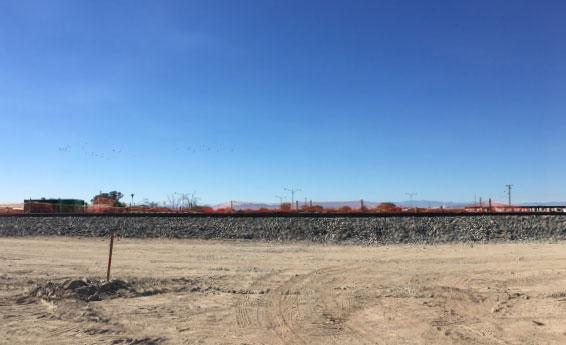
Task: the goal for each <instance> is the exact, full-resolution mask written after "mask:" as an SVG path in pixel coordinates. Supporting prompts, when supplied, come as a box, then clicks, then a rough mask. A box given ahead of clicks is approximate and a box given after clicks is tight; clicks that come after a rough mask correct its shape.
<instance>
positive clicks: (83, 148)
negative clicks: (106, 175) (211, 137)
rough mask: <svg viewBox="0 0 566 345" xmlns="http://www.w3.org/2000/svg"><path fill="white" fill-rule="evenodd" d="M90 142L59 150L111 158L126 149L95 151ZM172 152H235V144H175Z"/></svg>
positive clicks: (93, 156)
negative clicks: (90, 146) (90, 147)
mask: <svg viewBox="0 0 566 345" xmlns="http://www.w3.org/2000/svg"><path fill="white" fill-rule="evenodd" d="M88 146H89V145H88V143H83V144H80V145H77V146H72V145H70V144H66V145H63V146H59V147H58V148H57V151H59V152H61V153H71V152H76V153H80V154H82V155H84V156H86V157H88V158H93V159H106V160H110V159H111V158H115V157H117V156H119V155H121V154H122V153H123V152H124V151H123V150H122V149H121V148H112V149H110V150H108V151H106V152H101V151H93V150H91V149H89V148H88ZM170 151H172V152H176V153H177V152H179V153H180V152H184V153H188V154H201V153H224V152H227V153H233V152H234V151H235V148H234V146H226V145H222V144H221V145H206V144H200V145H189V146H175V147H173V148H172V149H170ZM131 156H132V157H135V156H136V155H135V154H131Z"/></svg>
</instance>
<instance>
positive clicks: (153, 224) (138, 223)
mask: <svg viewBox="0 0 566 345" xmlns="http://www.w3.org/2000/svg"><path fill="white" fill-rule="evenodd" d="M111 232H114V233H116V234H117V235H118V236H121V237H130V238H192V239H246V240H265V241H313V242H330V243H340V242H344V243H357V244H391V243H446V242H477V241H483V242H485V241H515V240H563V239H566V215H481V216H480V215H474V216H430V217H428V216H418V217H258V218H253V217H158V216H143V217H121V216H110V217H109V216H94V217H92V216H91V217H82V216H59V217H42V216H34V217H26V216H19V217H0V236H46V235H59V236H88V237H100V236H106V235H108V234H109V233H111Z"/></svg>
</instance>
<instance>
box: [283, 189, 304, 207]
mask: <svg viewBox="0 0 566 345" xmlns="http://www.w3.org/2000/svg"><path fill="white" fill-rule="evenodd" d="M283 189H284V190H286V191H287V192H291V205H293V204H294V203H295V193H297V192H301V190H300V189H298V188H297V189H295V188H283ZM296 209H297V210H298V209H299V203H298V202H297V204H296Z"/></svg>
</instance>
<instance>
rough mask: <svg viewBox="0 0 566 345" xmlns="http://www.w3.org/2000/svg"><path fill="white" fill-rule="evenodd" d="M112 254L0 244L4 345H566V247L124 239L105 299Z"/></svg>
mask: <svg viewBox="0 0 566 345" xmlns="http://www.w3.org/2000/svg"><path fill="white" fill-rule="evenodd" d="M107 252H108V240H103V239H92V238H89V239H77V238H56V237H48V238H0V343H1V344H239V345H243V344H250V345H251V344H380V345H381V344H566V243H565V242H560V243H554V244H540V243H528V244H525V243H507V244H485V245H475V246H471V245H465V244H458V245H438V246H382V247H359V246H331V245H309V244H274V243H260V242H226V241H225V242H218V241H193V240H131V239H127V240H126V239H120V240H118V241H117V242H116V246H115V248H114V257H113V270H112V276H113V277H114V278H116V279H120V281H118V282H119V283H120V284H122V285H120V284H118V285H116V286H117V288H123V289H122V290H120V291H115V290H112V289H110V290H108V289H107V290H105V291H106V294H103V293H102V290H100V291H99V290H97V289H102V286H104V284H102V285H101V282H100V281H99V280H100V279H102V278H104V277H105V274H106V260H107V257H106V256H107ZM83 277H84V278H88V279H83ZM77 279H79V280H80V279H83V280H80V281H79V280H77ZM87 284H94V285H92V286H86V285H87ZM85 286H86V287H85ZM81 289H82V290H81ZM85 289H91V290H92V291H90V290H89V291H90V292H88V294H87V295H84V294H82V292H81V291H83V292H84V290H85ZM93 293H94V295H93ZM81 296H82V297H81ZM85 296H86V297H85ZM93 296H94V297H93ZM89 298H90V299H92V300H90V301H89Z"/></svg>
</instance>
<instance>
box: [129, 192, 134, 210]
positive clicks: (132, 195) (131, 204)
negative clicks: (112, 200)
mask: <svg viewBox="0 0 566 345" xmlns="http://www.w3.org/2000/svg"><path fill="white" fill-rule="evenodd" d="M130 196H131V197H132V202H131V203H130V207H134V193H132V194H130Z"/></svg>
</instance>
